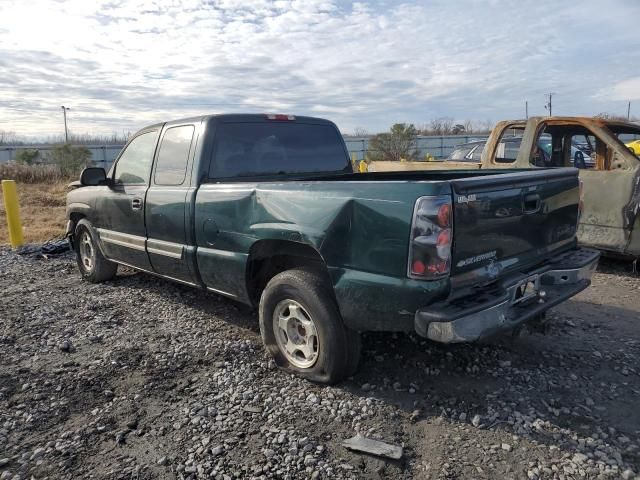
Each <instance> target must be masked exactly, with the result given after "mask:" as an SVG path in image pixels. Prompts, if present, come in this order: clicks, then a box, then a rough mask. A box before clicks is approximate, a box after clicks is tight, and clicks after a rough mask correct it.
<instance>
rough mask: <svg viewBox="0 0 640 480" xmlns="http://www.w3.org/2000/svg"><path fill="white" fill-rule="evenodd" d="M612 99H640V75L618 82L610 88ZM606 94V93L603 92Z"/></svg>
mask: <svg viewBox="0 0 640 480" xmlns="http://www.w3.org/2000/svg"><path fill="white" fill-rule="evenodd" d="M609 92H610V93H609V97H610V98H611V99H612V100H624V101H627V100H640V77H635V78H630V79H628V80H624V81H622V82H618V83H616V84H615V85H613V86H612V87H611V89H610V90H609ZM603 94H604V95H606V93H604V92H603Z"/></svg>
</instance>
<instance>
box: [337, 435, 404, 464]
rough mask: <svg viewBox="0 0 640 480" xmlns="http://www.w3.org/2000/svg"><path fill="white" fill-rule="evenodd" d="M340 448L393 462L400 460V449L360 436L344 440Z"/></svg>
mask: <svg viewBox="0 0 640 480" xmlns="http://www.w3.org/2000/svg"><path fill="white" fill-rule="evenodd" d="M342 446H343V447H345V448H348V449H349V450H355V451H357V452H364V453H370V454H371V455H377V456H379V457H387V458H391V459H393V460H400V459H401V458H402V447H399V446H397V445H391V444H390V443H385V442H381V441H380V440H374V439H372V438H366V437H363V436H361V435H356V436H355V437H351V438H348V439H346V440H344V441H343V442H342Z"/></svg>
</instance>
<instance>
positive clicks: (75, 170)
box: [51, 143, 92, 177]
mask: <svg viewBox="0 0 640 480" xmlns="http://www.w3.org/2000/svg"><path fill="white" fill-rule="evenodd" d="M51 161H52V162H53V163H54V164H55V165H57V166H58V168H59V169H60V173H61V174H62V176H64V177H70V176H73V175H78V174H79V173H80V171H81V170H82V169H83V168H85V167H88V166H89V165H91V163H92V162H91V150H89V149H88V148H87V147H85V146H84V145H77V146H74V145H69V144H68V143H65V144H64V145H56V146H55V147H53V150H52V151H51Z"/></svg>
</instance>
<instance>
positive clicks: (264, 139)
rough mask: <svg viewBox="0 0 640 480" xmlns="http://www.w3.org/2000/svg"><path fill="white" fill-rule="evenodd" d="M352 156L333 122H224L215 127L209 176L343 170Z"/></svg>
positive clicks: (224, 176) (223, 176)
mask: <svg viewBox="0 0 640 480" xmlns="http://www.w3.org/2000/svg"><path fill="white" fill-rule="evenodd" d="M348 165H349V158H348V156H347V153H346V151H345V149H344V147H343V141H342V137H341V136H340V133H339V132H338V131H337V129H336V128H335V127H334V126H332V125H318V124H305V123H294V122H273V123H270V122H264V123H261V122H245V123H222V124H220V125H219V126H218V127H216V139H215V141H214V151H213V159H212V161H211V166H210V169H209V177H210V178H229V177H251V176H259V175H270V174H280V173H283V174H284V173H307V172H309V173H312V172H336V171H344V170H345V169H346V168H347V167H348Z"/></svg>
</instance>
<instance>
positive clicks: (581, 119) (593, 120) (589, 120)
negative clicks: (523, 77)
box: [498, 115, 640, 128]
mask: <svg viewBox="0 0 640 480" xmlns="http://www.w3.org/2000/svg"><path fill="white" fill-rule="evenodd" d="M542 121H545V122H549V123H554V122H562V123H566V122H573V123H579V124H592V125H598V126H606V125H619V126H628V127H634V128H640V125H638V124H637V123H634V122H631V121H625V120H612V119H607V118H599V117H585V116H575V117H566V116H564V117H560V116H555V115H554V116H553V117H546V116H534V117H529V118H528V119H522V118H521V119H516V120H503V121H501V122H498V123H499V124H514V125H517V124H522V125H525V124H526V123H527V122H535V123H540V122H542Z"/></svg>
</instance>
